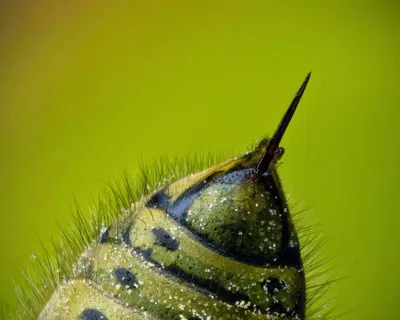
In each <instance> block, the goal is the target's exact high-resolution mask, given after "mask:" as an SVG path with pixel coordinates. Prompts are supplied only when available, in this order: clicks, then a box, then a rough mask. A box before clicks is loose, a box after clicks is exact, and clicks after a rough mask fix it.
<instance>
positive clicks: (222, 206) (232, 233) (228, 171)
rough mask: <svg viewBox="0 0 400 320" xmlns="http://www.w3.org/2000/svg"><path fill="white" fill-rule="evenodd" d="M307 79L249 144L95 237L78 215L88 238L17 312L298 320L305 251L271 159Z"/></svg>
mask: <svg viewBox="0 0 400 320" xmlns="http://www.w3.org/2000/svg"><path fill="white" fill-rule="evenodd" d="M309 79H310V74H308V75H307V77H306V79H305V81H304V82H303V84H302V86H301V87H300V89H299V91H298V92H297V94H296V96H295V98H294V100H293V101H292V103H291V105H290V106H289V108H288V110H287V112H286V113H285V115H284V117H283V118H282V120H281V122H280V124H279V126H278V128H277V130H276V131H275V133H274V135H273V136H272V138H271V139H263V140H262V141H261V142H260V143H259V145H258V146H257V147H256V148H255V149H254V150H253V151H252V152H250V153H247V154H245V155H243V156H242V157H240V158H232V159H229V160H226V161H223V162H222V163H219V164H217V165H214V166H211V167H210V168H208V169H205V170H202V171H200V172H197V173H193V174H189V175H187V176H185V177H183V178H181V179H178V180H176V181H173V182H171V183H169V184H167V185H165V186H164V187H162V188H160V189H158V190H157V191H155V192H154V193H152V194H149V195H147V196H144V197H142V198H141V199H140V200H139V201H137V202H135V203H131V204H130V205H129V206H128V207H126V205H125V210H124V212H123V213H122V214H120V215H119V216H118V217H117V218H116V219H114V221H112V223H109V224H108V225H106V226H105V227H104V228H103V229H102V230H101V232H100V233H99V234H98V236H97V238H96V239H95V240H90V239H89V238H90V233H85V227H84V224H83V223H82V226H81V227H82V228H83V230H82V228H81V229H80V230H79V232H80V234H81V236H82V237H83V238H85V239H86V241H87V242H88V243H90V241H91V243H90V245H88V246H87V247H86V248H85V250H84V251H83V254H81V255H80V257H79V259H78V261H77V262H76V263H75V264H74V266H73V268H72V269H71V270H70V272H68V271H66V272H63V279H62V281H54V290H53V293H52V295H51V297H50V298H49V299H46V301H42V302H44V303H43V305H44V307H42V308H41V309H40V310H34V311H32V310H29V307H26V305H29V303H28V304H25V308H24V312H25V314H28V313H29V312H32V313H35V312H36V315H35V316H34V317H38V319H40V320H45V319H84V320H97V319H103V320H106V319H110V320H112V319H115V320H117V319H191V320H194V319H204V320H206V319H207V320H209V319H286V320H302V319H306V315H307V313H308V311H307V310H306V298H307V297H306V289H307V288H306V280H305V273H304V268H303V260H304V257H302V254H301V250H300V243H299V238H298V234H297V232H296V228H295V226H294V223H293V221H292V217H291V215H290V212H289V208H288V203H287V200H286V197H285V194H284V193H283V190H282V186H281V182H280V179H279V176H278V173H277V170H276V164H277V162H278V160H279V159H280V158H281V157H282V155H283V153H284V152H283V149H282V148H281V147H280V146H279V144H280V141H281V139H282V137H283V134H284V132H285V130H286V128H287V126H288V124H289V122H290V120H291V118H292V116H293V114H294V112H295V110H296V107H297V105H298V103H299V101H300V99H301V97H302V95H303V93H304V91H305V88H306V86H307V84H308V81H309ZM128 189H129V188H128ZM115 194H116V195H117V197H118V192H117V191H115ZM131 198H134V197H133V196H132V197H131ZM117 202H118V201H117ZM121 203H123V204H126V202H124V201H122V200H121ZM79 219H80V218H79ZM100 220H101V219H100ZM79 221H81V222H82V221H83V220H79ZM79 221H78V223H79ZM66 239H69V242H70V244H71V243H73V242H74V241H75V240H73V239H72V237H68V236H66ZM67 242H68V241H67ZM62 250H65V249H62ZM62 250H61V249H60V251H62ZM61 255H62V252H61ZM51 268H52V267H49V268H47V269H51ZM59 268H61V269H62V268H63V266H62V265H59ZM66 268H67V269H68V267H66ZM47 271H49V270H47ZM50 271H51V272H53V271H54V270H50ZM58 271H59V270H58ZM53 273H54V272H53ZM66 275H68V276H66ZM37 295H38V296H40V294H39V293H38V294H37ZM43 299H44V298H42V300H43Z"/></svg>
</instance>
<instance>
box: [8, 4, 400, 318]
mask: <svg viewBox="0 0 400 320" xmlns="http://www.w3.org/2000/svg"><path fill="white" fill-rule="evenodd" d="M278 3H280V4H278ZM399 21H400V11H399V3H398V1H382V0H381V1H366V0H364V1H344V0H343V1H267V0H259V1H255V0H248V1H233V0H229V1H208V0H201V1H197V0H196V1H178V0H169V1H155V0H131V1H123V0H119V1H81V0H79V1H78V0H74V1H72V0H71V1H60V0H51V1H50V0H47V1H43V0H42V1H27V0H26V1H22V0H9V1H4V0H3V1H1V7H0V133H1V134H0V153H1V154H0V170H1V171H0V215H1V228H0V244H1V253H0V260H1V264H0V271H1V272H0V294H1V299H2V300H3V301H6V302H7V303H9V304H10V305H11V306H13V305H14V303H15V301H14V299H15V298H14V295H13V287H12V279H13V278H14V279H17V280H18V279H19V276H18V272H17V269H18V268H19V267H21V266H24V265H25V264H26V263H27V261H29V256H30V253H31V252H34V251H38V250H39V248H40V241H39V239H40V240H42V241H43V242H44V244H45V245H48V246H49V239H50V238H51V236H57V233H58V231H57V222H59V223H61V224H63V223H65V222H66V221H68V215H69V214H70V205H71V204H72V202H73V197H74V196H75V197H76V198H77V200H78V202H79V203H80V204H81V205H82V206H83V207H85V205H86V204H90V203H91V201H92V200H91V199H92V198H95V197H96V196H97V194H98V192H99V191H100V190H102V189H103V188H104V185H105V183H106V182H107V181H109V180H110V179H112V178H115V177H116V176H118V174H119V173H120V172H121V169H122V168H124V167H125V168H127V169H128V170H129V171H131V172H133V173H135V172H137V171H138V159H139V158H140V157H142V158H143V159H144V160H145V161H147V160H151V159H152V158H153V157H154V158H157V157H159V156H162V155H169V156H175V155H180V154H188V153H190V152H200V153H207V152H209V151H211V152H217V151H223V152H229V151H232V150H237V151H240V150H244V148H245V147H246V145H248V144H249V143H251V142H252V141H253V139H254V138H257V137H260V136H262V135H263V134H271V133H272V132H273V130H274V129H275V126H276V125H277V123H278V122H279V120H280V117H281V116H282V114H283V112H284V110H285V108H286V107H287V106H288V104H289V102H290V100H291V99H292V97H293V95H294V93H295V92H296V90H297V89H298V87H299V85H300V84H301V82H302V81H303V79H304V77H305V75H306V73H307V72H308V71H310V70H311V71H312V72H313V75H312V78H311V81H310V84H309V87H308V89H307V92H306V94H305V96H304V98H303V101H302V102H301V104H300V108H299V110H298V113H297V114H296V115H295V117H294V121H293V123H292V124H291V126H290V128H289V131H288V132H287V134H286V136H285V139H284V141H283V144H284V146H285V147H286V149H287V153H286V155H285V159H284V160H285V161H284V165H283V166H282V167H281V176H282V179H283V181H284V183H285V185H286V187H287V188H288V189H290V191H291V195H292V198H293V199H294V200H295V201H296V202H300V203H301V204H302V205H303V207H306V208H309V209H310V210H309V211H310V217H313V218H312V219H310V220H315V219H318V221H319V224H320V231H321V232H322V233H323V234H324V236H325V238H327V239H328V241H327V244H326V245H325V246H324V248H323V250H324V252H325V254H327V255H328V256H332V257H333V262H332V265H333V266H334V272H335V274H338V275H340V276H345V277H346V278H345V279H344V280H341V281H340V282H337V283H336V284H334V286H333V288H332V292H333V294H334V295H336V296H337V297H338V298H339V299H340V302H339V306H338V311H340V312H341V311H343V312H346V311H349V310H353V309H354V310H353V311H351V312H350V313H349V314H347V315H344V316H343V319H399V317H400V311H399V309H398V306H397V304H398V302H397V300H398V298H399V294H398V285H399V280H400V276H399V269H400V263H399V260H400V256H399V253H398V245H399V241H398V237H399V221H400V219H399V216H400V215H399V210H398V207H399V201H398V194H397V193H398V187H399V178H400V175H399V169H398V167H397V166H396V165H397V164H398V162H399V151H398V147H399V144H398V139H399V133H400V125H399V120H400V119H399V118H400V117H399V108H400V105H399V102H400V76H399V71H400V70H399V54H400V45H399V39H400V28H399V25H400V23H399Z"/></svg>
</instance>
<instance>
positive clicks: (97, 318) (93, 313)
mask: <svg viewBox="0 0 400 320" xmlns="http://www.w3.org/2000/svg"><path fill="white" fill-rule="evenodd" d="M79 319H82V320H107V317H106V316H105V315H104V314H103V313H101V312H100V311H98V310H96V309H86V310H84V311H83V312H82V313H81V315H80V317H79Z"/></svg>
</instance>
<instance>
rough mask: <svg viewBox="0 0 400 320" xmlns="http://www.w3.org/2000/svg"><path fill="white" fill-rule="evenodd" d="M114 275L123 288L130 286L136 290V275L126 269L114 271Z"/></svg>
mask: <svg viewBox="0 0 400 320" xmlns="http://www.w3.org/2000/svg"><path fill="white" fill-rule="evenodd" d="M114 275H115V277H116V278H117V280H118V282H119V283H120V284H122V285H123V286H128V287H129V288H131V289H136V287H137V280H136V277H135V275H134V274H133V273H132V272H130V271H129V270H127V269H125V268H117V269H114Z"/></svg>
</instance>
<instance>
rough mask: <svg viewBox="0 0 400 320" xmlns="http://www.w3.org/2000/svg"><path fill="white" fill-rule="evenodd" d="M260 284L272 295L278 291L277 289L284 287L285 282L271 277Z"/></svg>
mask: <svg viewBox="0 0 400 320" xmlns="http://www.w3.org/2000/svg"><path fill="white" fill-rule="evenodd" d="M262 286H263V288H264V291H265V293H268V294H269V295H272V296H273V295H274V294H276V293H278V291H280V290H282V289H284V288H285V287H286V283H285V281H283V280H282V279H278V278H274V277H271V278H268V279H267V280H265V281H263V282H262Z"/></svg>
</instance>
